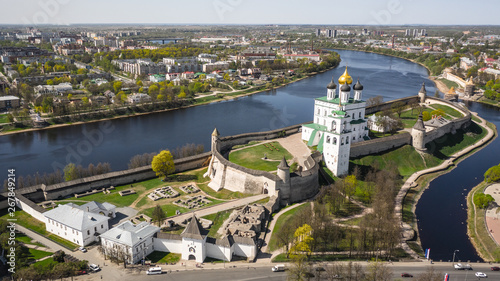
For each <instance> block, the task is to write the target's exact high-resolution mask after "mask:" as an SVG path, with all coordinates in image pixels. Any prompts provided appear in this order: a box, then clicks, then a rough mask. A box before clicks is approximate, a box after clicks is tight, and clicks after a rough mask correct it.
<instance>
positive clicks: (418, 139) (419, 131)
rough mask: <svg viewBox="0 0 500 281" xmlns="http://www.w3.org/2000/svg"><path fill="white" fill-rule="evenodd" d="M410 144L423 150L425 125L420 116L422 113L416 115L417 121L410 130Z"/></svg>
mask: <svg viewBox="0 0 500 281" xmlns="http://www.w3.org/2000/svg"><path fill="white" fill-rule="evenodd" d="M411 137H412V145H413V147H415V149H416V150H419V151H425V150H426V148H425V142H424V141H425V125H424V120H423V118H422V113H420V115H419V116H418V120H417V123H415V125H414V126H413V129H412V130H411Z"/></svg>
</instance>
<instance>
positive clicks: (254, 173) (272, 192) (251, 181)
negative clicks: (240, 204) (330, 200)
mask: <svg viewBox="0 0 500 281" xmlns="http://www.w3.org/2000/svg"><path fill="white" fill-rule="evenodd" d="M301 126H302V124H300V125H294V126H290V127H286V128H282V129H277V130H272V131H267V132H256V133H247V134H240V135H235V136H229V137H218V136H212V160H211V163H210V166H209V171H208V172H207V175H208V176H210V178H211V182H210V184H209V186H210V187H212V188H213V189H215V190H219V189H222V188H225V189H228V190H231V191H237V192H242V193H252V194H262V193H267V194H269V196H276V197H278V198H279V202H280V203H281V204H282V205H286V204H289V203H292V202H298V201H302V200H304V199H307V198H309V197H311V196H313V195H314V194H316V193H317V192H318V190H319V183H318V170H319V161H320V160H321V155H320V154H319V153H314V154H312V155H311V156H309V158H308V159H307V161H306V162H307V166H308V167H306V168H305V169H304V171H301V172H298V171H297V172H295V173H291V174H290V173H289V169H288V170H283V171H282V172H280V171H279V169H278V174H277V175H275V174H273V173H270V172H266V171H258V170H252V169H248V168H245V167H242V166H239V165H237V164H234V163H232V162H230V161H229V160H228V159H227V158H228V155H229V152H230V151H231V149H232V147H234V146H235V145H242V144H247V143H248V142H250V141H263V140H270V139H275V138H278V137H281V135H282V134H283V133H284V134H285V135H290V134H295V133H298V132H300V129H301Z"/></svg>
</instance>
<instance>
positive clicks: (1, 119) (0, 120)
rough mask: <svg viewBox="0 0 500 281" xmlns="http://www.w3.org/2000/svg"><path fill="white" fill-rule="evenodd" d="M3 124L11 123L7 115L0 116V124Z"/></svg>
mask: <svg viewBox="0 0 500 281" xmlns="http://www.w3.org/2000/svg"><path fill="white" fill-rule="evenodd" d="M1 123H9V118H7V114H0V124H1Z"/></svg>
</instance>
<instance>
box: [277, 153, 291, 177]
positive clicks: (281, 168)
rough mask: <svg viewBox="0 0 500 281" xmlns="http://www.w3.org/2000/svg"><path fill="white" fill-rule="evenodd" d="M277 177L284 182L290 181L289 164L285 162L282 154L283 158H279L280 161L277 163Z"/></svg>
mask: <svg viewBox="0 0 500 281" xmlns="http://www.w3.org/2000/svg"><path fill="white" fill-rule="evenodd" d="M277 174H278V177H279V178H280V179H281V180H282V181H283V182H284V183H289V182H290V166H288V163H287V162H286V159H285V156H283V159H282V160H281V163H280V164H279V165H278V172H277Z"/></svg>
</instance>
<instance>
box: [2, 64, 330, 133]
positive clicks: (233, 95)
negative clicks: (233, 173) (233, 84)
mask: <svg viewBox="0 0 500 281" xmlns="http://www.w3.org/2000/svg"><path fill="white" fill-rule="evenodd" d="M339 64H340V62H339ZM337 67H338V65H336V66H333V67H330V68H327V69H325V70H322V71H318V72H313V73H309V74H306V75H304V76H303V77H301V78H297V79H295V80H293V81H289V82H287V83H283V84H280V85H277V86H273V87H272V88H268V89H262V88H259V87H256V88H259V89H255V90H254V91H250V92H247V93H245V91H248V90H249V89H246V90H241V91H236V92H232V93H228V95H227V96H226V95H225V96H223V97H221V98H215V99H213V100H209V101H206V102H203V101H202V102H199V103H196V102H195V103H194V104H190V105H186V106H181V107H176V108H167V109H159V110H154V111H150V112H140V113H135V112H134V113H132V114H126V115H119V116H113V117H108V118H102V119H95V120H88V121H78V122H72V123H64V124H54V125H49V126H47V127H43V128H29V129H21V130H12V131H7V132H1V131H0V136H6V135H13V134H20V133H27V132H35V131H42V130H50V129H57V128H61V127H68V126H75V125H82V124H89V123H96V122H104V121H111V120H116V119H123V118H129V117H137V116H144V115H150V114H157V113H163V112H169V111H173V110H179V109H186V108H191V107H195V106H201V105H207V104H212V103H218V102H224V101H230V100H234V99H238V98H241V97H246V96H251V95H255V94H258V93H263V92H268V91H273V90H276V89H279V88H282V87H285V86H287V85H289V84H292V83H295V82H299V81H302V80H304V79H307V78H310V77H313V76H315V75H318V74H321V73H324V72H327V71H330V70H332V69H335V68H337ZM239 92H242V93H241V94H238V93H239ZM208 97H210V96H208ZM200 98H203V97H200Z"/></svg>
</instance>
